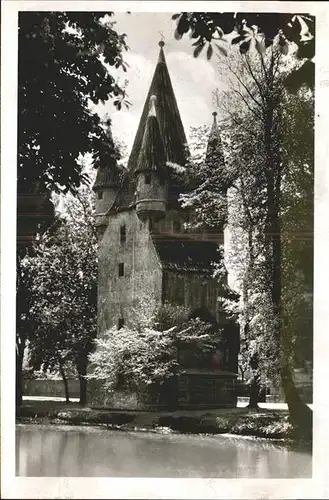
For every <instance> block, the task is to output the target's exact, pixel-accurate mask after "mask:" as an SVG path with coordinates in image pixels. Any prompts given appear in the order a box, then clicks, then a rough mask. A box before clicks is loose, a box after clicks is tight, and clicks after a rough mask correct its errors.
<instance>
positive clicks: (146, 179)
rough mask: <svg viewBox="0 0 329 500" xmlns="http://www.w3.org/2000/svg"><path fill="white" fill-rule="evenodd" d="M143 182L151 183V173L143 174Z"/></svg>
mask: <svg viewBox="0 0 329 500" xmlns="http://www.w3.org/2000/svg"><path fill="white" fill-rule="evenodd" d="M145 184H151V174H145Z"/></svg>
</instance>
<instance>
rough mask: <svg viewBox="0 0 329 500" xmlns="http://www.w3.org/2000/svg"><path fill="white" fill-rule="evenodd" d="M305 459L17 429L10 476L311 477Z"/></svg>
mask: <svg viewBox="0 0 329 500" xmlns="http://www.w3.org/2000/svg"><path fill="white" fill-rule="evenodd" d="M311 461H312V460H311V454H310V452H308V451H306V450H302V449H294V450H289V449H288V448H287V447H285V446H283V445H280V444H274V443H272V442H267V441H260V440H245V439H240V438H235V437H226V436H214V437H211V436H195V435H189V436H186V435H175V434H166V435H159V434H153V433H136V432H135V433H134V432H129V433H128V432H125V433H123V432H122V433H121V432H118V431H110V430H106V429H100V428H92V427H68V426H56V427H55V426H51V427H49V426H42V425H30V426H28V425H18V426H17V431H16V474H17V475H20V476H55V477H56V476H71V477H88V476H89V477H95V476H105V477H110V476H114V477H136V476H137V477H138V476H144V477H226V478H229V477H231V478H233V477H239V478H241V477H249V478H251V477H252V478H291V477H311Z"/></svg>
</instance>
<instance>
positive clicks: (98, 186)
mask: <svg viewBox="0 0 329 500" xmlns="http://www.w3.org/2000/svg"><path fill="white" fill-rule="evenodd" d="M101 146H102V147H101V150H100V151H99V163H100V166H99V167H98V168H97V174H96V179H95V182H94V185H93V190H94V191H100V190H102V189H107V188H115V187H118V186H119V185H120V181H121V177H122V168H120V167H119V166H118V163H117V156H118V155H117V153H116V152H115V151H114V144H113V138H112V133H111V129H110V126H108V129H107V131H106V133H105V140H104V142H103V143H102V145H101Z"/></svg>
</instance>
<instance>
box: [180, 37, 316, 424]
mask: <svg viewBox="0 0 329 500" xmlns="http://www.w3.org/2000/svg"><path fill="white" fill-rule="evenodd" d="M294 67H295V66H294V62H293V61H292V59H291V58H290V59H289V58H285V59H283V57H282V55H281V53H280V51H279V50H277V49H276V48H275V47H272V48H271V49H270V50H269V51H268V52H267V53H266V54H257V52H256V53H255V52H254V53H248V54H243V55H240V56H238V54H237V53H236V58H235V59H225V58H222V60H221V64H220V70H221V73H223V71H225V69H226V70H227V72H228V74H229V75H230V76H231V79H230V80H231V81H230V89H229V91H227V92H225V93H223V94H221V95H220V96H219V95H218V96H217V97H218V105H219V106H220V108H221V110H222V112H223V113H224V117H225V122H224V121H223V123H222V124H221V133H222V135H223V139H224V138H225V136H226V138H225V139H224V140H222V144H219V147H223V148H224V153H223V154H224V158H225V170H226V171H225V172H224V173H223V164H222V161H220V162H218V161H217V160H216V159H215V161H213V162H210V163H209V162H208V163H207V162H206V161H203V162H202V161H201V162H199V163H198V164H197V165H196V169H198V170H199V173H198V175H199V176H201V178H204V179H205V182H207V183H208V184H207V185H208V186H209V190H208V197H209V200H210V203H204V201H205V200H202V199H201V198H200V196H199V194H200V193H199V192H198V191H197V190H194V191H192V192H191V193H190V194H189V195H188V197H187V196H186V195H185V196H184V197H183V201H184V202H186V200H188V203H189V205H190V206H194V207H196V208H197V212H196V216H197V217H196V219H197V220H196V222H197V223H200V221H201V223H202V221H204V220H206V221H207V220H209V219H210V217H209V213H210V215H211V216H212V217H213V219H214V220H219V219H220V218H221V217H222V216H223V207H224V210H225V204H223V202H222V199H221V197H219V196H218V194H219V193H220V189H221V186H222V190H223V191H222V192H223V197H225V196H226V189H227V187H228V186H229V189H228V193H227V196H228V208H229V211H228V222H229V227H230V239H231V241H232V245H231V252H230V253H229V255H226V257H227V261H228V266H229V268H231V270H233V271H234V274H235V277H236V280H237V282H238V284H239V286H240V290H241V294H242V301H241V304H240V324H241V326H242V349H241V353H240V358H241V361H242V362H244V363H246V362H247V363H248V364H249V367H250V369H252V371H253V374H254V380H256V382H257V383H258V384H259V383H266V381H267V380H268V379H270V380H272V381H275V380H277V379H278V377H279V375H281V377H282V382H283V385H284V387H285V390H286V398H287V402H288V404H289V409H290V410H291V408H293V409H295V410H294V414H293V416H294V418H295V417H296V413H297V412H296V408H299V409H300V408H301V406H300V405H299V399H298V394H296V391H295V390H294V386H293V383H292V380H291V376H292V368H293V361H295V360H294V359H293V358H294V357H293V355H292V354H293V352H294V350H295V347H296V345H297V344H298V334H299V332H298V330H300V329H301V328H300V327H301V322H305V316H303V319H302V321H301V322H300V321H298V317H300V312H301V310H302V308H303V307H305V298H307V296H309V294H310V292H311V289H312V287H311V275H312V273H311V272H309V271H308V269H311V268H312V265H311V261H312V238H311V233H312V224H311V219H312V201H311V199H312V192H313V189H312V183H313V170H312V154H313V126H312V123H313V116H312V113H313V102H312V101H313V99H312V94H311V93H310V91H307V90H305V89H301V90H300V91H299V92H298V93H297V94H289V93H287V92H286V91H285V88H284V80H285V78H286V76H287V74H289V71H292V70H293V69H294ZM292 124H295V128H294V130H296V129H298V132H297V133H296V135H295V134H291V130H292V128H291V126H292ZM301 124H302V126H301ZM199 137H200V138H201V139H202V132H201V133H200V134H199ZM225 149H226V152H225ZM303 172H306V176H305V175H304V173H303ZM212 187H213V189H212ZM298 206H300V207H301V212H300V213H298V211H297V210H296V207H298ZM306 211H308V214H306ZM212 212H215V213H214V214H213V215H212ZM304 216H306V217H304ZM297 231H301V234H305V236H306V238H303V237H300V238H296V234H297ZM294 232H295V236H294ZM292 243H293V244H292ZM296 264H297V266H296ZM309 310H310V308H309ZM302 330H304V332H305V338H304V341H303V342H302V344H303V343H304V346H306V345H307V346H308V348H309V347H310V343H311V337H312V336H311V329H310V323H309V322H308V325H307V327H306V328H305V325H304V328H303V329H302ZM306 339H308V340H306ZM304 352H305V348H304ZM301 357H302V356H301V355H299V358H301ZM308 357H309V356H308ZM296 418H297V417H296Z"/></svg>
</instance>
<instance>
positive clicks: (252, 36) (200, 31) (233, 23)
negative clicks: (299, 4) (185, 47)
mask: <svg viewBox="0 0 329 500" xmlns="http://www.w3.org/2000/svg"><path fill="white" fill-rule="evenodd" d="M172 18H173V20H176V30H175V38H176V39H178V40H180V39H181V38H182V36H183V35H184V34H187V33H189V34H190V36H191V38H192V39H195V42H194V43H193V46H194V47H195V49H194V56H195V57H197V56H198V55H199V54H200V53H201V51H202V49H203V48H204V47H205V46H207V59H210V58H211V57H212V55H213V53H214V48H213V44H215V47H216V49H218V50H219V52H220V53H222V54H225V55H227V49H226V46H225V43H227V39H228V38H230V42H231V44H233V45H238V46H239V49H240V52H241V54H245V53H247V52H248V51H249V50H250V48H253V47H255V48H256V49H257V51H258V52H259V53H260V54H263V53H264V52H265V50H266V48H267V47H270V46H272V45H273V44H274V45H277V46H278V48H279V50H280V51H281V52H282V53H283V54H287V53H288V51H289V49H290V47H293V46H297V51H296V57H297V59H299V60H301V61H303V60H304V61H303V62H302V64H301V65H300V66H299V67H298V68H296V70H295V71H293V72H292V73H291V74H290V75H289V76H288V78H287V80H286V82H285V83H286V85H287V86H288V87H289V88H291V89H298V88H299V87H300V85H301V84H302V83H307V84H308V85H309V86H310V87H312V88H313V87H314V64H313V62H312V59H313V57H314V54H315V17H314V16H311V15H308V14H298V13H296V14H290V13H268V12H266V13H256V12H253V13H248V12H240V13H233V12H181V13H179V14H174V15H173V17H172ZM223 42H224V43H223ZM305 59H306V60H305Z"/></svg>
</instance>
